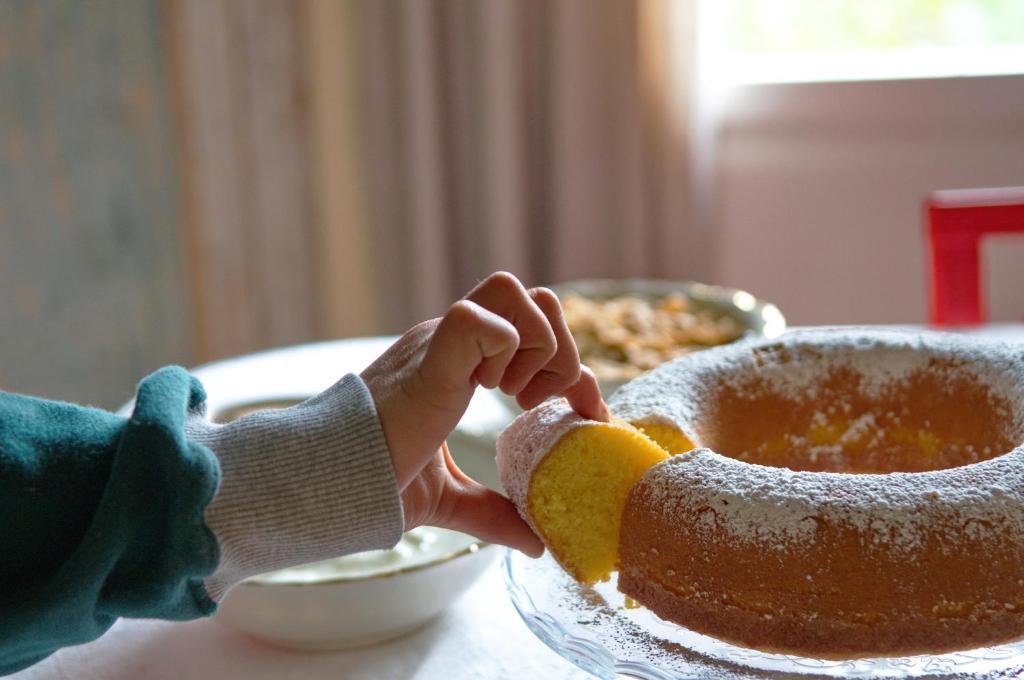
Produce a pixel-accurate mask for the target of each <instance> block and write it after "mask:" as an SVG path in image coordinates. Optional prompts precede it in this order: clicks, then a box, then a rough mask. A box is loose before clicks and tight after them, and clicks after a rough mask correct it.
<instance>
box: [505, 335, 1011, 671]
mask: <svg viewBox="0 0 1024 680" xmlns="http://www.w3.org/2000/svg"><path fill="white" fill-rule="evenodd" d="M609 406H610V407H611V409H612V412H613V413H615V414H616V416H617V417H618V418H621V419H622V420H623V421H625V422H615V423H611V424H608V423H596V422H593V421H587V420H583V419H581V418H579V417H578V416H575V415H574V414H573V413H572V411H571V410H570V409H569V407H568V405H567V404H566V403H565V402H564V401H559V400H552V401H549V402H546V403H544V404H542V405H541V406H539V407H537V408H536V409H533V410H531V411H528V412H526V413H524V414H522V415H521V416H520V417H519V418H518V419H517V420H516V421H514V422H513V423H512V424H511V425H510V426H509V427H508V429H507V430H506V431H505V432H504V433H503V434H502V436H501V437H500V439H499V442H498V463H499V468H500V470H501V473H502V481H503V483H504V484H505V487H506V489H507V490H508V492H509V494H510V496H511V498H512V500H513V501H514V502H515V504H516V506H517V507H518V508H519V511H520V513H521V514H522V515H523V517H524V518H525V519H526V520H527V521H528V522H530V524H531V525H532V526H533V527H534V528H535V530H536V531H537V533H538V535H539V536H540V537H541V538H542V540H544V541H545V543H546V544H547V545H548V547H549V549H550V551H551V553H552V554H553V556H554V557H555V558H556V559H557V560H558V561H559V562H560V563H561V564H562V565H563V566H565V568H566V569H567V570H568V571H569V572H570V573H572V574H573V576H575V577H576V578H577V579H579V580H581V581H584V582H590V581H594V580H599V579H603V578H607V576H608V574H609V573H610V572H611V571H612V570H618V572H619V573H618V587H619V589H620V590H621V591H622V592H623V593H625V594H626V595H628V596H629V597H631V598H633V599H635V600H636V601H638V602H639V603H641V604H642V605H644V606H646V607H648V608H649V609H651V610H652V611H653V612H654V613H656V614H658V615H659V616H661V617H662V618H665V619H668V620H670V621H673V622H676V623H679V624H682V625H683V626H686V627H687V628H690V629H691V630H694V631H696V632H699V633H704V634H708V635H712V636H714V637H717V638H720V639H722V640H726V641H728V642H732V643H735V644H739V645H743V646H748V647H754V648H757V649H761V650H765V651H773V652H782V653H793V654H799V655H803V656H808V657H817V658H856V657H875V656H899V655H907V654H917V653H940V652H945V651H952V650H957V649H969V648H974V647H980V646H987V645H991V644H997V643H1001V642H1005V641H1009V640H1014V639H1017V638H1021V637H1024V445H1022V442H1024V348H1014V347H1012V346H1010V345H1006V344H1001V343H995V342H986V341H979V340H972V339H969V338H962V337H959V336H953V335H947V334H940V333H913V332H898V331H879V330H868V329H861V330H857V329H853V330H833V331H826V330H821V331H798V332H792V333H790V334H788V335H786V336H784V337H783V338H782V339H777V340H773V341H765V340H762V341H752V342H751V341H748V342H741V343H738V344H734V345H729V346H725V347H721V348H715V349H710V350H706V351H704V352H700V353H697V354H693V355H690V356H687V357H684V358H682V359H679V360H676V361H674V362H671V363H669V364H665V365H663V366H661V367H659V368H657V369H655V370H654V371H652V372H651V373H649V374H647V375H645V376H642V377H640V378H638V379H637V380H634V381H633V382H631V383H629V384H628V385H626V386H625V387H623V388H622V389H621V390H619V391H618V392H617V393H616V394H615V395H614V396H613V397H612V399H611V400H610V402H609ZM669 454H680V455H671V456H670V455H669Z"/></svg>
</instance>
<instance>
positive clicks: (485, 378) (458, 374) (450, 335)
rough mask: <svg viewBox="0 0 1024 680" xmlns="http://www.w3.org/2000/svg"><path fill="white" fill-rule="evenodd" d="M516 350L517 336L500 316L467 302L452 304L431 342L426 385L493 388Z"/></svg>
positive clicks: (426, 370)
mask: <svg viewBox="0 0 1024 680" xmlns="http://www.w3.org/2000/svg"><path fill="white" fill-rule="evenodd" d="M518 348H519V333H518V332H517V331H516V329H515V327H513V325H512V324H511V323H509V322H508V321H506V320H505V319H503V318H502V317H501V316H499V315H497V314H495V313H494V312H491V311H488V310H486V309H484V308H483V307H481V306H480V305H478V304H476V303H474V302H471V301H469V300H459V301H458V302H456V303H455V304H453V305H452V306H451V307H450V308H449V309H448V312H447V313H446V314H445V315H444V318H442V319H441V322H440V323H439V324H438V325H437V329H436V330H435V331H434V336H433V337H432V338H431V340H430V346H429V347H428V348H427V353H426V356H425V357H424V358H423V364H422V370H423V375H424V378H425V382H426V384H428V385H435V386H437V385H440V386H445V385H446V386H449V387H451V388H453V389H459V390H462V389H465V388H466V387H470V388H472V387H475V386H476V385H475V383H474V381H475V382H478V383H479V384H481V385H483V386H484V387H495V386H497V384H498V382H499V381H500V380H501V376H502V375H503V374H504V372H505V368H506V367H507V366H508V364H509V362H510V361H511V360H512V358H513V357H514V356H515V353H516V350H517V349H518Z"/></svg>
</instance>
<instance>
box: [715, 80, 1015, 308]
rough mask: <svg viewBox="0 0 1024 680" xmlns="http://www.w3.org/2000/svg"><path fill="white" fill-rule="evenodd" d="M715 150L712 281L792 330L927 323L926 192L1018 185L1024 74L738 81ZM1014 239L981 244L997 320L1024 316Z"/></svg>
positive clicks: (728, 103)
mask: <svg viewBox="0 0 1024 680" xmlns="http://www.w3.org/2000/svg"><path fill="white" fill-rule="evenodd" d="M718 158H719V163H718V169H717V174H718V196H717V201H716V204H717V214H716V228H715V230H714V239H715V243H714V252H715V258H716V259H715V271H716V278H717V280H718V281H719V282H721V283H727V284H729V285H735V286H739V287H743V288H746V289H747V290H750V291H751V292H753V293H755V294H756V295H758V296H760V297H763V298H765V299H768V300H772V301H774V302H776V303H777V304H778V305H779V306H780V307H781V308H782V310H783V312H784V313H785V314H786V316H787V318H788V319H789V321H790V322H791V323H795V324H819V323H887V322H917V321H924V320H925V319H926V315H927V290H926V269H925V263H926V257H925V241H924V238H923V224H922V210H921V203H922V200H923V198H924V197H925V195H926V194H927V193H928V192H929V191H931V190H934V189H948V188H966V187H983V186H1011V185H1024V76H1000V77H988V78H947V79H929V80H904V81H885V82H860V83H857V82H852V83H851V82H845V83H801V84H785V85H756V86H746V87H743V88H740V89H738V90H735V91H734V92H732V93H731V95H730V97H729V99H728V100H727V101H726V103H725V108H724V111H723V116H722V118H721V128H720V138H719V140H718ZM1022 238H1024V237H1022ZM1011 241H1012V239H1011ZM1004 242H1005V241H1004ZM1020 242H1021V240H1020V239H1017V241H1016V243H1011V244H1010V246H1009V247H1008V248H1007V249H1006V250H1005V254H1004V251H1003V250H1002V245H1001V244H1000V245H999V246H995V247H993V248H991V249H989V250H990V251H991V252H992V253H993V258H992V259H993V263H992V264H993V267H992V270H993V273H992V277H993V285H994V286H996V287H998V291H994V293H993V295H992V303H993V305H992V309H991V311H992V318H993V319H1002V320H1009V319H1024V261H1022V260H1020V255H1021V254H1022V253H1024V248H1021V247H1020V246H1019V244H1020ZM1001 243H1002V242H1001ZM997 250H998V252H996V251H997Z"/></svg>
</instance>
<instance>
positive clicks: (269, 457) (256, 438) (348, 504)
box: [186, 375, 403, 601]
mask: <svg viewBox="0 0 1024 680" xmlns="http://www.w3.org/2000/svg"><path fill="white" fill-rule="evenodd" d="M186 433H187V435H188V437H189V439H190V440H192V441H196V442H199V443H201V444H203V445H205V446H207V447H208V448H209V449H210V450H212V451H213V453H214V454H215V455H216V456H217V459H218V461H219V462H220V467H221V482H220V487H219V488H218V489H217V494H216V496H214V498H213V500H212V501H211V502H210V504H209V505H208V506H207V508H206V512H205V519H206V524H207V526H209V527H210V530H211V531H213V533H214V535H216V537H217V541H218V543H219V545H220V551H221V557H220V564H219V566H218V567H217V571H216V572H214V573H213V574H212V575H211V576H210V577H209V578H207V579H206V580H205V581H204V585H205V586H206V590H207V592H208V593H209V595H210V597H211V598H213V600H215V601H219V600H220V599H221V598H222V597H223V596H224V593H225V592H227V590H228V589H229V588H231V586H233V585H235V584H236V583H238V582H239V581H241V580H242V579H244V578H247V577H249V576H253V575H255V574H260V573H264V572H268V571H273V570H275V569H283V568H285V567H290V566H295V565H299V564H306V563H309V562H316V561H319V560H324V559H329V558H331V557H337V556H339V555H345V554H349V553H354V552H359V551H362V550H373V549H380V548H390V547H392V546H393V545H395V544H396V543H397V542H398V541H399V539H400V538H401V536H402V530H403V515H402V502H401V497H400V496H399V494H398V486H397V483H396V481H395V471H394V468H393V467H392V464H391V456H390V454H389V452H388V447H387V443H386V442H385V440H384V432H383V430H382V429H381V425H380V421H379V419H378V417H377V410H376V407H375V406H374V403H373V398H372V397H371V396H370V391H369V390H368V389H367V387H366V385H365V384H364V383H363V381H362V379H360V378H359V376H356V375H347V376H345V377H344V378H342V379H341V380H340V381H338V382H337V383H335V384H334V386H332V387H330V388H329V389H327V390H325V391H324V392H322V393H320V394H319V395H317V396H315V397H313V398H312V399H309V400H308V401H305V402H303V403H301V404H298V405H296V406H293V407H291V408H287V409H281V410H268V411H258V412H256V413H251V414H248V415H246V416H243V417H241V418H239V419H238V420H235V421H233V422H231V423H228V424H227V425H215V424H213V423H210V422H209V421H207V420H205V418H203V417H201V416H195V417H193V418H192V419H191V420H190V421H189V423H188V425H187V426H186Z"/></svg>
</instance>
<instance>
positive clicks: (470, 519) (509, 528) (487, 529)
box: [438, 481, 544, 557]
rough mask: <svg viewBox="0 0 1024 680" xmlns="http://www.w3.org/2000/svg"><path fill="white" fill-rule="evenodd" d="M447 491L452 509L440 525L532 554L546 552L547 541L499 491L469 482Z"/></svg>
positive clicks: (448, 502)
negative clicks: (543, 541)
mask: <svg viewBox="0 0 1024 680" xmlns="http://www.w3.org/2000/svg"><path fill="white" fill-rule="evenodd" d="M447 493H448V494H450V495H449V498H448V499H446V500H447V504H448V509H449V512H447V513H446V515H445V516H444V517H443V518H442V520H441V521H440V522H439V523H438V526H442V527H444V528H446V529H453V530H455V531H461V532H463V533H467V534H471V535H473V536H476V537H477V538H480V539H483V540H485V541H487V542H488V543H497V544H499V545H507V546H508V547H510V548H515V549H516V550H521V551H523V552H524V553H526V554H527V555H529V556H531V557H540V556H541V555H542V554H544V544H543V543H541V542H540V539H539V538H537V536H536V534H534V533H533V531H532V530H531V529H530V527H529V525H527V524H526V522H524V521H523V518H522V517H520V516H519V513H518V512H517V511H516V508H515V506H514V505H512V501H510V500H509V499H507V498H505V497H504V496H502V495H501V494H500V493H498V492H497V491H492V490H491V489H488V488H487V487H485V486H483V485H482V484H480V483H478V482H474V481H469V482H460V483H458V484H454V485H452V486H451V487H450V488H449V490H448V492H447Z"/></svg>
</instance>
